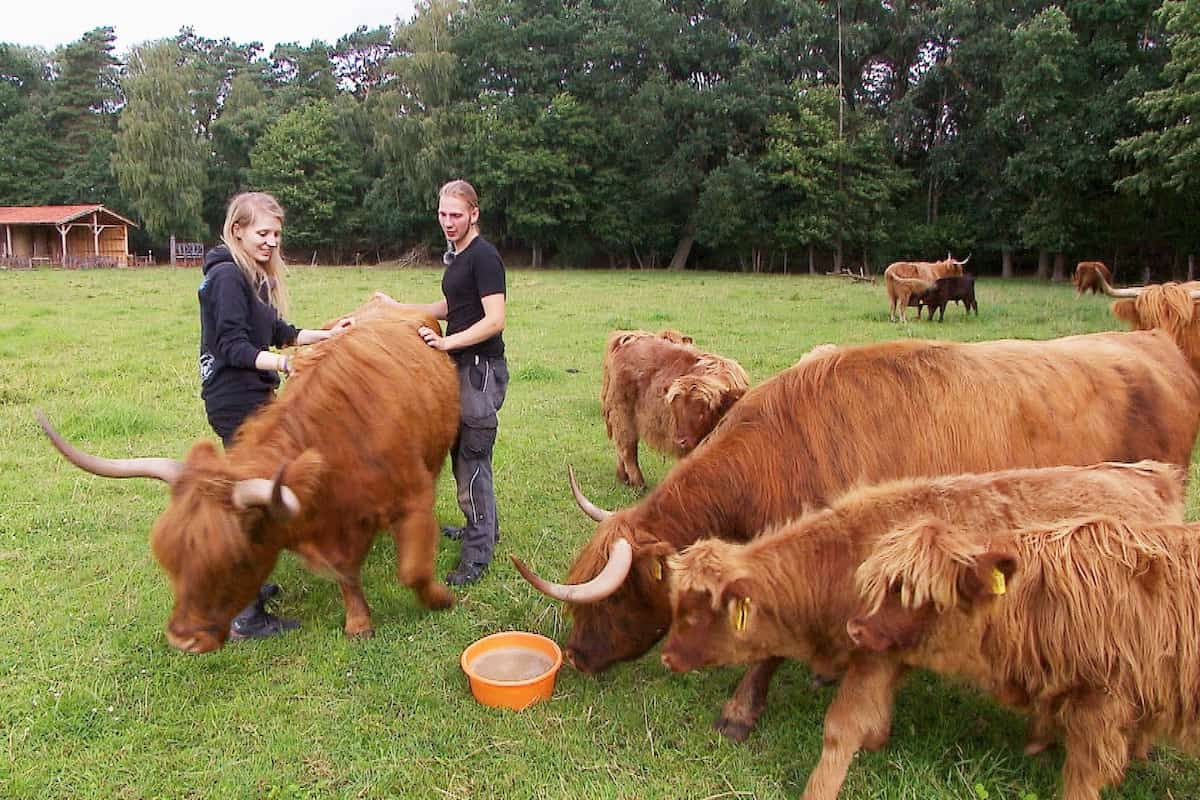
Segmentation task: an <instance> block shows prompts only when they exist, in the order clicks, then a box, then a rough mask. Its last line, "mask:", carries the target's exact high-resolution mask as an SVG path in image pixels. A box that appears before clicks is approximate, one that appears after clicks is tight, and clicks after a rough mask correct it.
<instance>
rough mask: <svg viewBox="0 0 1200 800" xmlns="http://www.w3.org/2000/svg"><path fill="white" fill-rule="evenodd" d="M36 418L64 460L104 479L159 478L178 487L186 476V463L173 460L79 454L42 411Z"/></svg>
mask: <svg viewBox="0 0 1200 800" xmlns="http://www.w3.org/2000/svg"><path fill="white" fill-rule="evenodd" d="M34 416H35V417H36V418H37V422H38V425H41V426H42V430H43V431H45V432H46V436H47V437H49V439H50V442H51V443H52V444H53V445H54V446H55V447H56V448H57V449H58V452H60V453H62V455H63V458H65V459H67V461H70V462H71V463H72V464H74V465H75V466H77V467H79V468H80V469H81V470H83V471H84V472H90V473H92V474H93V475H99V476H101V477H104V478H158V479H159V480H160V481H166V483H167V484H168V485H171V484H174V483H175V481H176V480H178V479H179V476H180V475H181V474H183V462H181V461H176V460H175V459H173V458H101V457H100V456H93V455H91V454H89V453H85V452H83V451H82V450H77V449H75V447H73V446H72V445H71V444H70V443H68V442H67V440H66V439H64V438H62V436H60V435H59V433H58V431H56V430H54V428H53V427H52V426H51V425H50V420H48V419H46V415H45V414H43V413H42V411H41V409H38V410H36V411H34Z"/></svg>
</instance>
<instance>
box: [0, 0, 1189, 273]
mask: <svg viewBox="0 0 1200 800" xmlns="http://www.w3.org/2000/svg"><path fill="white" fill-rule="evenodd" d="M114 41H115V36H114V32H113V29H112V28H98V29H96V30H92V31H89V32H88V33H86V34H84V35H83V36H82V37H81V38H80V39H79V40H78V41H76V42H72V43H71V44H68V45H65V46H63V47H60V48H57V49H56V50H54V51H52V52H49V51H44V50H40V49H36V48H30V47H23V46H21V45H19V44H0V204H8V205H22V204H48V203H82V202H101V203H105V204H106V205H109V206H110V207H112V208H114V209H115V210H118V211H122V212H124V213H128V214H131V215H132V216H133V217H134V218H135V219H137V220H138V221H139V222H140V223H141V225H142V226H143V229H142V231H141V232H140V233H139V237H140V238H139V242H140V243H141V244H142V245H144V246H149V244H150V243H155V242H162V241H164V240H165V239H166V238H167V237H169V236H171V235H176V236H179V237H183V238H203V239H205V240H207V241H210V242H211V241H213V240H214V238H215V236H216V234H217V233H218V231H219V227H220V224H221V220H222V216H223V209H224V205H225V202H226V200H227V199H228V197H229V196H230V195H231V194H232V193H234V192H236V191H239V190H242V189H259V190H264V191H270V192H273V193H274V194H276V195H277V196H278V197H279V198H280V200H281V201H282V202H283V204H284V206H285V207H286V208H287V209H288V214H289V216H288V221H287V228H286V230H287V245H288V248H289V250H290V251H291V252H292V254H293V257H296V254H297V253H302V254H305V255H307V253H309V252H310V251H311V252H312V253H313V254H314V257H315V256H317V255H319V256H320V257H321V258H322V259H325V260H333V261H337V262H346V261H350V260H359V259H367V260H372V261H373V260H386V259H388V258H395V257H396V256H397V255H398V254H400V253H403V252H405V251H407V250H408V249H409V248H412V247H413V246H414V245H421V244H423V245H427V246H430V247H433V248H437V247H438V242H439V238H440V237H439V234H438V228H437V225H436V221H435V218H434V213H433V211H434V208H435V204H436V190H437V187H438V186H439V185H441V183H443V182H444V181H446V180H448V179H451V178H455V177H466V178H468V179H470V180H471V181H472V182H473V183H475V185H476V186H477V188H478V189H479V191H480V195H481V198H482V201H483V205H484V227H485V230H486V231H487V233H488V235H489V236H490V237H491V238H492V239H493V240H495V241H497V242H498V243H500V244H501V245H502V246H503V247H505V248H507V249H508V250H509V251H511V252H520V253H523V254H527V258H528V263H531V264H532V265H534V266H540V265H541V264H543V263H549V264H555V265H567V266H591V265H597V266H614V267H642V268H655V267H668V268H672V269H684V268H721V269H728V268H733V269H742V270H755V271H758V270H762V271H784V270H786V271H791V272H795V271H825V270H828V269H830V268H839V269H840V268H843V267H848V268H853V269H855V270H857V269H859V268H863V267H865V268H867V269H869V270H876V271H877V270H878V269H879V268H880V267H881V266H882V264H884V263H886V262H887V261H890V260H895V259H901V258H906V259H907V258H936V257H941V256H943V255H944V254H945V252H946V251H952V252H953V253H954V254H955V255H956V256H957V257H959V258H961V257H963V256H964V255H966V254H968V253H969V254H971V255H972V259H973V260H972V265H973V266H974V267H975V269H976V270H977V271H981V272H994V273H997V274H1003V275H1012V274H1015V273H1020V272H1036V274H1037V275H1038V276H1039V277H1054V278H1058V279H1061V278H1063V277H1064V276H1065V274H1066V272H1067V270H1069V268H1070V266H1071V265H1072V264H1073V263H1074V261H1075V260H1083V259H1098V260H1104V261H1106V262H1108V263H1109V264H1110V265H1115V266H1116V267H1117V270H1118V274H1119V276H1120V277H1123V278H1124V279H1126V280H1131V281H1132V280H1140V279H1144V278H1146V277H1153V278H1158V279H1165V278H1170V277H1183V276H1185V275H1187V276H1190V275H1191V274H1192V273H1193V272H1194V259H1193V255H1192V254H1193V253H1194V251H1195V249H1196V245H1197V239H1198V238H1200V229H1198V228H1197V226H1195V225H1194V224H1191V219H1190V216H1191V215H1190V212H1191V208H1190V204H1189V203H1188V202H1187V198H1191V197H1194V196H1195V190H1196V188H1197V186H1196V184H1197V183H1198V182H1200V118H1198V117H1197V109H1198V108H1200V87H1198V85H1197V84H1196V82H1195V79H1194V77H1193V76H1194V75H1196V74H1200V0H1166V1H1165V2H1154V1H1153V0H1060V2H1058V3H1056V4H1050V3H1045V2H1021V1H1020V0H1017V2H1012V0H1009V1H1008V2H999V0H928V2H906V1H904V0H887V1H884V2H878V1H877V2H852V1H850V0H833V1H832V2H828V1H827V2H821V1H820V0H719V1H717V0H571V1H570V2H562V0H465V1H463V0H421V2H419V3H418V4H417V8H416V12H415V14H414V15H413V17H412V18H411V19H410V20H408V21H397V23H396V24H395V25H394V26H391V27H381V28H377V29H374V30H369V29H367V28H365V27H362V28H359V29H357V30H355V31H353V32H351V33H348V34H346V35H344V36H342V37H341V38H340V39H338V40H337V41H336V42H334V43H333V44H329V43H326V42H324V41H320V40H316V41H313V42H311V43H310V44H308V45H301V44H298V43H292V44H283V45H279V46H276V47H275V48H274V49H273V50H272V51H271V52H270V53H269V54H268V53H265V52H264V49H263V47H262V46H261V44H259V43H257V42H250V43H238V42H234V41H231V40H229V39H221V40H215V39H208V38H205V37H203V36H201V35H199V34H198V33H197V32H196V31H194V30H193V29H190V28H184V29H182V30H181V31H180V32H179V34H178V35H176V36H175V37H173V38H169V39H163V40H158V41H152V42H146V43H142V44H138V45H136V46H134V47H132V48H131V49H130V50H129V52H128V53H124V54H121V55H120V57H119V58H118V56H117V54H116V53H115V52H114V50H115V48H114Z"/></svg>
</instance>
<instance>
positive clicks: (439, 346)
mask: <svg viewBox="0 0 1200 800" xmlns="http://www.w3.org/2000/svg"><path fill="white" fill-rule="evenodd" d="M417 333H419V334H421V338H422V339H424V340H425V344H427V345H429V346H430V347H432V348H433V349H434V350H445V349H446V337H444V336H438V332H437V331H435V330H434V329H433V328H430V327H428V326H426V325H422V326H421V327H419V328H417Z"/></svg>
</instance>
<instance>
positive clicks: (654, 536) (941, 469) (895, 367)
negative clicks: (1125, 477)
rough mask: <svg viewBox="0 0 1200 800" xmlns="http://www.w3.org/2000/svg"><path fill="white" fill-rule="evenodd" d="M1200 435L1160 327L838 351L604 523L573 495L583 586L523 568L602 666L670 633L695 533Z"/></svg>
mask: <svg viewBox="0 0 1200 800" xmlns="http://www.w3.org/2000/svg"><path fill="white" fill-rule="evenodd" d="M1098 397H1101V398H1104V402H1099V403H1098V402H1096V398H1098ZM980 409H986V413H981V412H980ZM1198 426H1200V379H1198V378H1197V375H1196V374H1195V373H1194V372H1193V371H1192V370H1190V369H1188V368H1187V362H1186V360H1185V359H1184V357H1183V355H1182V354H1181V353H1180V352H1179V349H1178V348H1177V347H1175V345H1174V344H1173V343H1172V342H1171V339H1170V337H1168V336H1167V335H1166V334H1164V333H1161V332H1147V333H1117V332H1110V333H1096V334H1089V335H1085V336H1072V337H1067V338H1064V339H1054V340H1050V341H1044V342H1039V341H1017V340H1007V341H991V342H979V343H974V344H962V343H955V342H930V341H916V340H901V341H894V342H886V343H882V344H874V345H866V346H858V347H852V346H844V347H839V348H838V349H837V350H836V351H835V352H832V353H828V354H826V355H824V356H822V357H820V358H812V359H804V360H801V361H800V362H799V363H797V364H796V365H794V366H793V367H791V368H789V369H787V370H785V371H783V372H781V373H780V374H778V375H776V376H775V377H773V378H771V379H769V380H767V381H764V382H763V383H761V384H759V385H758V386H756V387H755V388H753V389H751V390H750V391H749V392H747V393H746V395H745V396H744V397H743V398H742V399H741V400H739V401H738V402H737V404H736V405H734V407H733V408H732V409H731V410H730V412H729V413H728V414H726V415H725V417H724V418H723V419H722V420H721V422H720V423H719V424H718V425H717V427H716V428H715V429H714V430H713V432H712V433H711V434H709V436H708V438H706V439H705V440H704V441H703V442H702V443H701V444H700V446H699V447H697V448H696V449H695V450H694V451H693V452H692V453H691V455H689V456H688V457H687V458H684V459H682V460H681V461H679V462H678V463H677V464H675V466H674V467H673V468H672V469H671V471H670V472H669V473H668V474H667V475H666V476H665V477H664V478H663V480H662V481H661V482H660V483H659V485H658V486H657V487H656V488H655V489H654V490H653V491H652V492H651V493H650V494H649V495H647V496H646V497H645V498H643V499H642V501H641V502H640V503H638V504H637V505H634V506H632V507H630V508H626V509H623V510H621V511H618V512H617V513H615V514H609V513H608V512H604V511H603V510H601V509H599V508H597V507H596V506H594V505H592V504H591V503H589V502H587V500H586V498H584V497H583V496H582V494H579V493H577V495H576V500H577V502H579V504H580V506H581V508H584V510H585V511H587V512H588V513H589V515H591V516H592V517H593V518H596V519H597V520H601V521H600V525H599V526H598V527H597V528H596V531H595V533H594V534H593V536H592V538H591V540H590V541H589V542H588V543H587V544H585V545H584V547H583V548H582V550H581V551H580V553H579V554H578V556H577V557H576V559H575V562H574V564H573V565H572V566H571V568H570V571H569V573H568V576H567V580H568V581H569V582H570V583H571V584H576V585H563V584H557V583H551V582H549V581H546V580H543V579H542V578H539V577H538V576H537V575H535V574H534V573H533V572H531V571H530V570H529V569H528V568H527V567H525V565H524V564H522V563H519V562H517V563H518V567H517V568H518V570H520V571H521V573H522V575H523V576H525V578H526V579H527V580H529V581H530V582H531V583H532V584H533V585H534V587H535V588H537V589H538V590H539V591H542V592H543V593H545V594H547V595H549V596H550V597H553V598H556V599H559V600H563V601H565V602H567V603H569V605H570V610H571V613H572V616H573V618H574V626H573V628H572V630H571V633H570V638H569V641H568V643H567V646H566V648H565V650H566V657H567V658H568V659H569V660H570V662H571V663H572V664H574V665H575V667H576V668H577V669H579V670H581V671H583V672H587V673H595V672H599V671H601V670H603V669H606V668H607V667H609V666H611V665H612V664H613V663H615V662H617V661H622V660H627V659H632V658H636V657H638V656H640V655H641V654H643V653H645V652H646V651H647V650H648V649H650V647H652V646H653V645H654V643H655V642H656V641H658V639H659V638H660V637H661V636H662V634H663V633H664V632H665V631H666V629H667V626H668V624H669V623H670V619H671V617H670V604H669V599H668V597H667V591H666V586H665V584H664V583H663V581H662V575H663V572H662V561H663V559H664V558H665V557H666V556H668V555H670V554H671V553H673V552H676V551H678V550H681V549H682V548H684V547H686V546H687V545H689V544H692V543H693V542H695V541H697V540H699V539H705V538H709V537H720V538H724V539H729V540H731V541H746V540H749V539H750V538H752V537H754V536H756V535H757V534H758V533H759V532H760V531H762V530H764V529H767V528H769V527H772V526H777V525H781V524H783V523H785V522H787V521H789V520H791V519H794V518H795V517H796V516H798V515H799V514H801V513H802V512H804V511H805V510H808V509H814V508H821V507H824V506H826V505H828V504H829V503H830V502H831V501H832V500H834V499H835V498H836V497H837V496H839V495H841V494H843V493H845V492H846V491H847V490H849V489H850V488H851V487H853V486H855V485H861V484H864V483H878V482H880V481H884V480H891V479H894V478H899V477H907V476H919V475H941V474H950V473H960V472H991V471H995V470H999V469H1009V468H1014V467H1034V466H1051V465H1057V464H1094V463H1098V462H1101V461H1138V460H1141V459H1154V460H1157V461H1163V462H1166V463H1170V464H1176V465H1179V466H1181V467H1182V466H1186V465H1187V464H1188V462H1189V459H1190V456H1191V450H1192V445H1193V443H1194V442H1195V440H1196V431H1197V427H1198ZM778 663H779V662H778V661H777V660H775V661H772V662H771V663H764V664H763V665H762V666H761V667H758V668H755V669H753V670H751V671H750V672H749V673H748V674H747V676H746V678H745V679H744V680H743V681H742V684H741V685H740V686H739V688H738V690H737V693H736V694H735V696H734V698H733V699H732V700H730V702H729V704H727V705H726V710H725V713H724V714H723V715H722V717H721V718H720V720H719V722H718V726H719V727H720V728H721V729H722V730H724V731H726V732H727V733H728V734H729V735H731V736H734V737H735V738H741V737H744V736H745V735H746V734H747V733H748V732H749V730H750V729H751V728H752V727H753V726H754V722H755V720H756V719H757V716H758V714H759V713H760V712H761V710H762V706H763V703H764V701H765V696H766V695H765V692H766V688H767V685H768V683H769V681H770V676H771V673H772V671H773V670H774V668H775V667H777V666H778Z"/></svg>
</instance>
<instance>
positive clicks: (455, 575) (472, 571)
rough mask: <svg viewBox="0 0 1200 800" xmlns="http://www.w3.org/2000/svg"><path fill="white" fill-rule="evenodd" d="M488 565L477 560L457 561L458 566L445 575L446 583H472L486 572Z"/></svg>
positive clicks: (457, 584) (453, 584) (456, 584)
mask: <svg viewBox="0 0 1200 800" xmlns="http://www.w3.org/2000/svg"><path fill="white" fill-rule="evenodd" d="M487 568H488V565H487V564H481V563H479V562H477V561H459V562H458V566H457V567H455V568H454V569H453V570H452V571H451V572H450V573H448V574H447V575H446V583H448V584H450V585H451V586H463V585H465V584H468V583H474V582H475V581H477V580H479V579H480V578H482V577H483V573H485V572H487Z"/></svg>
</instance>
